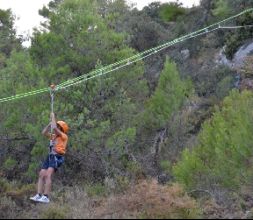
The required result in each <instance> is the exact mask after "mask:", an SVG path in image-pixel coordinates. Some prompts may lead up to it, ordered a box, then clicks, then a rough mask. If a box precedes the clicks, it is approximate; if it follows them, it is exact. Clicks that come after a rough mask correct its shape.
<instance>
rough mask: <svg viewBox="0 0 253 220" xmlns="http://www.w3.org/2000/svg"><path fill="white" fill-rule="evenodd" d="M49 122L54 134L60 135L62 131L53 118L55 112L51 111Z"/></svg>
mask: <svg viewBox="0 0 253 220" xmlns="http://www.w3.org/2000/svg"><path fill="white" fill-rule="evenodd" d="M51 123H52V129H53V130H54V132H55V134H56V135H61V134H62V131H61V130H60V129H59V128H58V127H57V123H56V119H55V114H54V113H51Z"/></svg>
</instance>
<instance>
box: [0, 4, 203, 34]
mask: <svg viewBox="0 0 253 220" xmlns="http://www.w3.org/2000/svg"><path fill="white" fill-rule="evenodd" d="M155 1H160V2H163V3H164V2H171V1H173V2H174V0H128V2H130V3H135V4H136V7H137V8H138V9H142V8H143V7H144V6H146V5H148V4H150V3H151V2H155ZM199 1H200V0H179V2H182V3H183V5H184V6H185V7H191V6H192V5H198V4H199ZM49 2H50V0H0V9H4V10H6V9H9V8H10V9H11V10H12V12H13V14H14V15H15V16H16V17H17V18H18V19H17V20H16V22H15V27H16V29H17V34H29V35H31V34H32V29H33V28H34V27H39V25H40V22H41V21H42V19H43V18H42V17H41V16H39V14H38V10H39V9H41V8H42V7H43V5H47V4H48V3H49Z"/></svg>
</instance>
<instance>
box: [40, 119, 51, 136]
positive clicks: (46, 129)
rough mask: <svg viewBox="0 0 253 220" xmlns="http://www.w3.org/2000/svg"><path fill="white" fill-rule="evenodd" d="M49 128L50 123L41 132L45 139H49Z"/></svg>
mask: <svg viewBox="0 0 253 220" xmlns="http://www.w3.org/2000/svg"><path fill="white" fill-rule="evenodd" d="M50 126H51V122H50V123H49V124H48V125H47V126H46V127H45V128H44V129H43V131H42V134H43V135H44V136H46V137H50V134H49V129H50Z"/></svg>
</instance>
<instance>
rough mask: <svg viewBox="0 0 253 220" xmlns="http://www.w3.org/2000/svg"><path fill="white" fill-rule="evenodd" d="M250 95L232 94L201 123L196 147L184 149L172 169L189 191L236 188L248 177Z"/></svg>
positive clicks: (252, 104)
mask: <svg viewBox="0 0 253 220" xmlns="http://www.w3.org/2000/svg"><path fill="white" fill-rule="evenodd" d="M252 98H253V93H252V92H249V91H244V92H242V93H241V94H240V93H239V92H238V91H236V90H233V91H232V92H231V93H230V96H228V97H226V98H225V100H224V102H223V106H222V108H221V109H219V108H218V107H217V108H216V112H215V113H214V115H213V118H212V119H211V120H210V121H207V122H205V123H204V125H203V127H202V131H201V132H200V134H199V136H198V140H199V144H198V146H196V147H195V148H194V149H193V150H192V151H189V150H188V149H186V150H185V151H184V152H183V154H182V159H181V161H179V162H178V163H177V165H176V166H174V168H173V172H174V175H175V176H176V179H177V180H178V181H180V182H181V183H184V184H185V185H186V186H187V187H189V188H192V187H196V186H201V187H203V188H207V187H210V185H220V186H224V187H227V188H230V189H231V188H232V189H233V188H238V187H239V186H240V185H241V184H242V183H245V182H247V181H248V179H249V177H250V176H251V174H252V171H251V165H250V164H249V160H250V158H251V157H252V152H253V151H252V145H253V136H252V130H253V114H252V108H253V99H252Z"/></svg>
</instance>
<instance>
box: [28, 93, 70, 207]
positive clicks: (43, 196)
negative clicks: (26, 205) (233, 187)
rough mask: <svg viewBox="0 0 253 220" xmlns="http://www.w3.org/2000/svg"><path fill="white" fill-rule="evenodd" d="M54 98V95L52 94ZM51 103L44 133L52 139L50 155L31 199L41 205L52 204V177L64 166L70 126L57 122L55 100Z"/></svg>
mask: <svg viewBox="0 0 253 220" xmlns="http://www.w3.org/2000/svg"><path fill="white" fill-rule="evenodd" d="M52 97H53V95H52V94H51V98H52ZM51 101H52V105H51V106H52V112H51V122H50V123H49V124H48V125H47V126H46V127H45V128H44V129H43V131H42V134H43V135H44V136H46V137H48V138H49V139H50V145H49V154H48V156H47V158H46V160H45V161H44V163H43V165H42V168H41V170H40V172H39V178H38V183H37V187H38V188H37V194H36V195H35V196H33V197H31V198H30V199H31V200H32V201H35V202H41V203H49V202H50V200H49V194H50V191H51V186H52V175H53V174H54V173H55V172H56V171H57V169H58V168H59V167H60V166H61V165H62V164H63V162H64V155H65V153H66V148H67V143H68V136H67V133H68V130H69V127H68V124H67V123H66V122H64V121H57V122H56V119H55V114H54V112H53V98H52V99H51ZM50 128H51V131H50Z"/></svg>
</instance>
